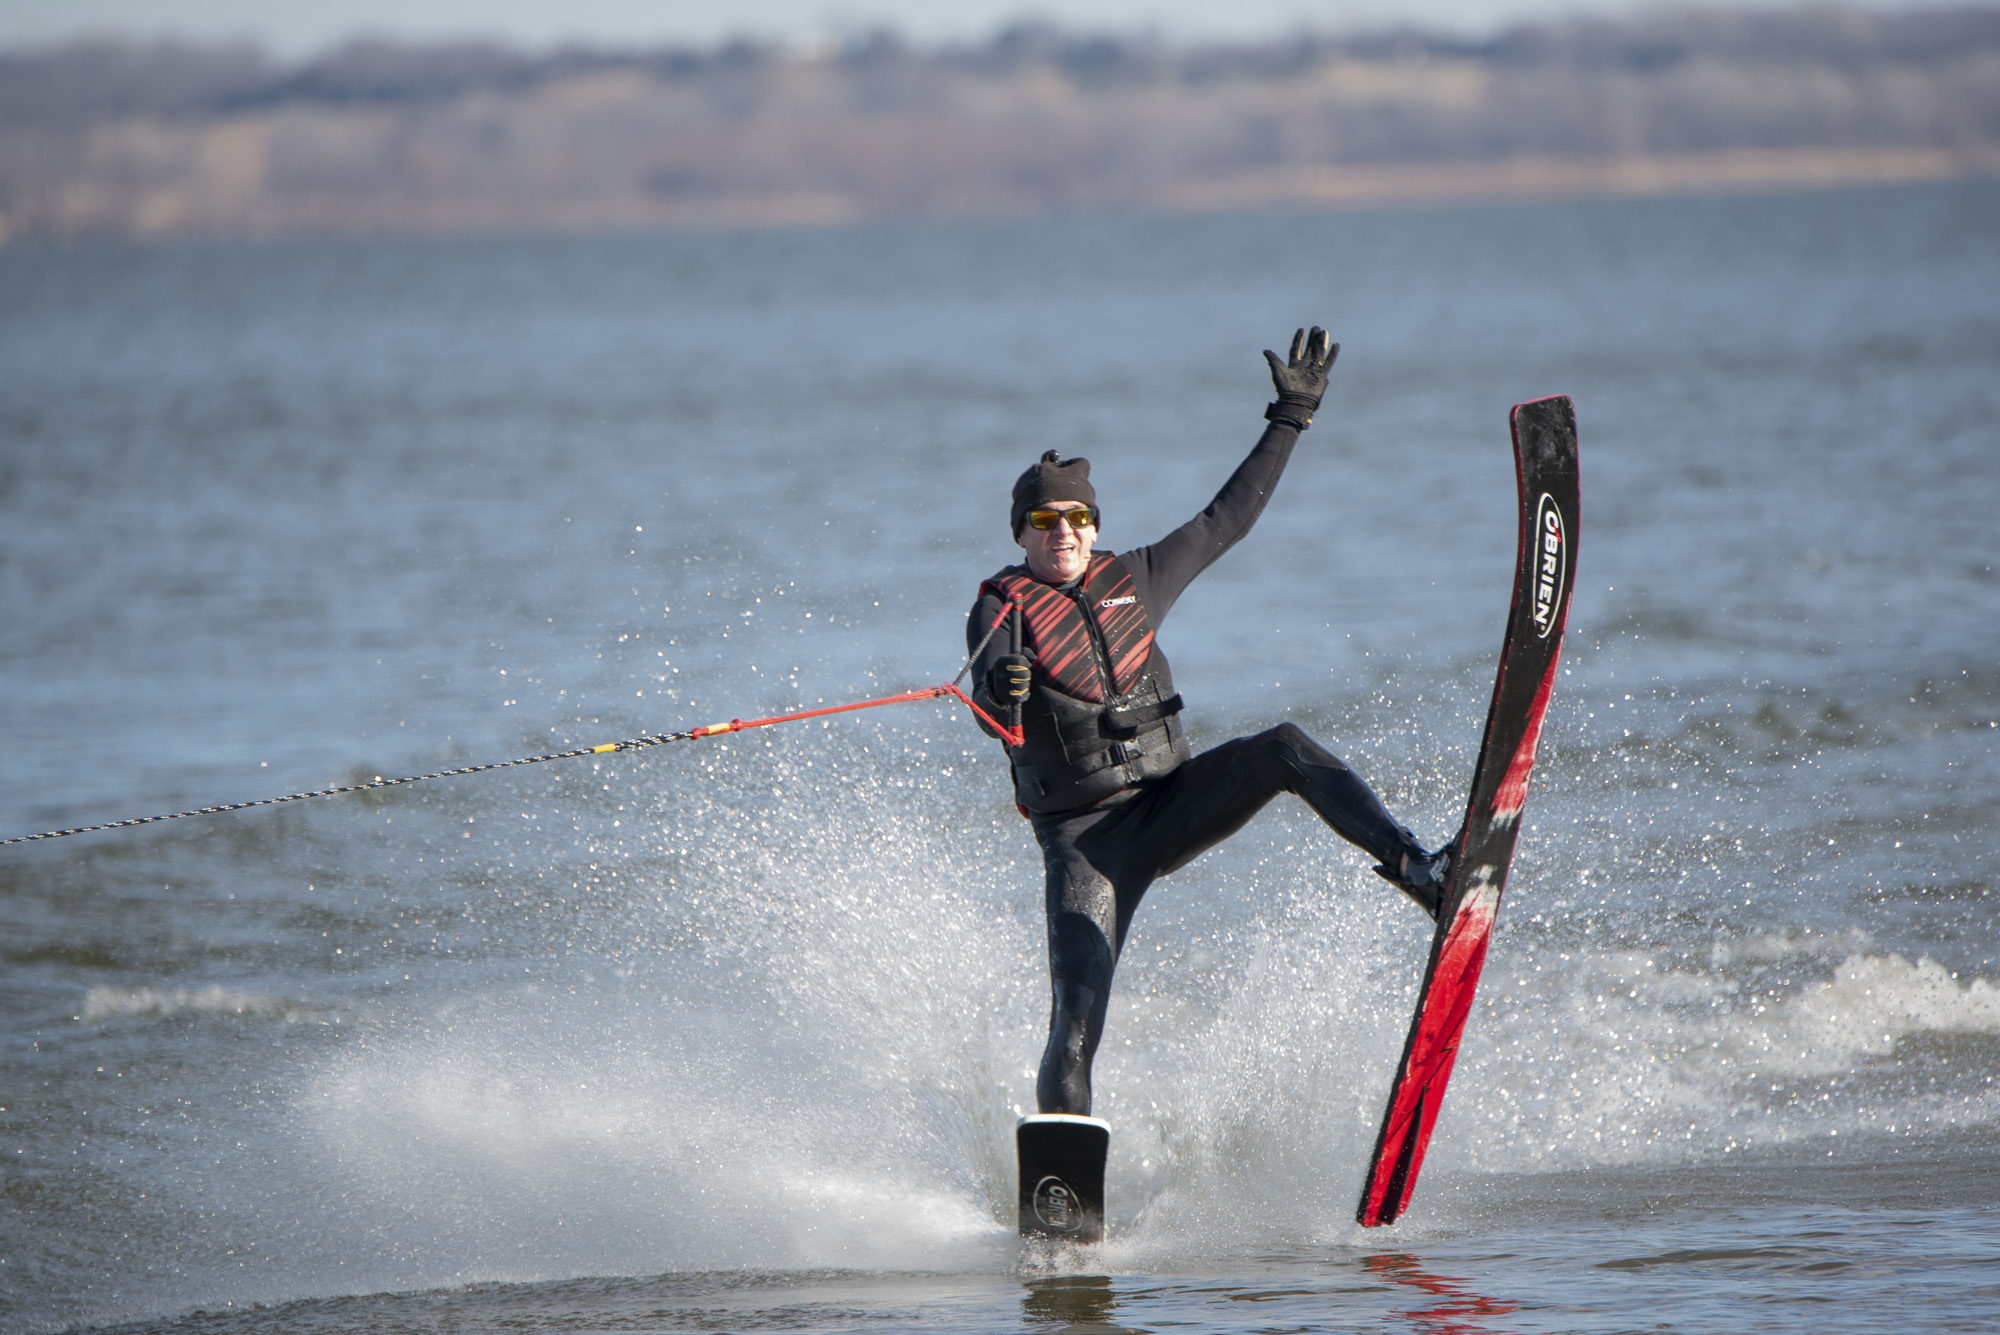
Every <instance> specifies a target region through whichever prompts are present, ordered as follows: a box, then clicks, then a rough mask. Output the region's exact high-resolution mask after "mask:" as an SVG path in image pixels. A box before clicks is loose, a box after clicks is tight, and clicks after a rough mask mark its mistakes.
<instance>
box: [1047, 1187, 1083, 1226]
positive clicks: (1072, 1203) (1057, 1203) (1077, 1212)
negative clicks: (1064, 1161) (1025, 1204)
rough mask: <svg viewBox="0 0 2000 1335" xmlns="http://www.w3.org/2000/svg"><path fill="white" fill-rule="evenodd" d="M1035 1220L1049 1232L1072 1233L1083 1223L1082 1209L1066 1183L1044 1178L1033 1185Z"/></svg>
mask: <svg viewBox="0 0 2000 1335" xmlns="http://www.w3.org/2000/svg"><path fill="white" fill-rule="evenodd" d="M1035 1218H1037V1219H1039V1220H1041V1221H1042V1225H1043V1227H1045V1228H1047V1229H1049V1230H1050V1231H1051V1232H1054V1233H1072V1232H1075V1231H1076V1229H1077V1228H1078V1227H1080V1226H1081V1225H1082V1223H1083V1209H1082V1207H1081V1206H1079V1205H1078V1203H1077V1199H1076V1193H1075V1192H1073V1191H1071V1190H1070V1189H1069V1184H1068V1183H1067V1182H1065V1181H1063V1180H1062V1179H1061V1178H1059V1177H1053V1176H1051V1177H1045V1178H1043V1179H1042V1180H1041V1181H1039V1182H1037V1183H1036V1184H1035Z"/></svg>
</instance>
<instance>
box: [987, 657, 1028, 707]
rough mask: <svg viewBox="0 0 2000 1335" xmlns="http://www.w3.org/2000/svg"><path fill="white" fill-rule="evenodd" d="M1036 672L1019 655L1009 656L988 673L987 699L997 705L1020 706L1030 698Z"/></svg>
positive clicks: (1000, 660) (988, 670)
mask: <svg viewBox="0 0 2000 1335" xmlns="http://www.w3.org/2000/svg"><path fill="white" fill-rule="evenodd" d="M1034 676H1035V671H1034V669H1033V668H1032V667H1030V666H1029V665H1028V660H1027V659H1025V658H1023V657H1021V655H1019V654H1008V655H1006V656H1005V657H1003V658H1001V659H999V660H998V661H997V662H995V663H994V664H993V666H992V667H991V668H989V669H987V672H986V697H987V699H989V700H992V701H994V702H995V703H997V704H1003V705H1018V704H1020V703H1021V702H1023V701H1024V700H1026V699H1027V698H1028V685H1029V683H1030V682H1032V681H1033V680H1034Z"/></svg>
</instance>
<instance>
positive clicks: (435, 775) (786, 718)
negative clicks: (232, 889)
mask: <svg viewBox="0 0 2000 1335" xmlns="http://www.w3.org/2000/svg"><path fill="white" fill-rule="evenodd" d="M1010 610H1011V611H1014V612H1016V614H1017V615H1016V623H1017V625H1016V631H1015V634H1016V637H1017V647H1018V636H1019V628H1018V622H1019V616H1018V612H1019V609H1018V608H1017V607H1015V606H1014V604H1012V603H1009V604H1008V605H1007V606H1006V607H1003V608H1001V609H1000V615H999V616H997V617H995V618H993V624H992V625H991V626H989V627H987V629H986V637H985V638H984V639H982V640H981V641H980V642H979V646H978V647H977V648H975V649H974V650H973V651H972V652H971V653H970V654H968V655H967V656H966V659H965V666H964V667H961V668H960V669H959V670H958V675H957V676H956V677H953V678H952V679H951V680H950V681H948V682H946V683H945V684H943V685H942V686H925V687H922V688H920V689H918V690H914V691H904V692H902V693H901V694H900V695H885V696H883V697H882V698H880V699H879V700H858V701H856V702H854V703H853V704H846V705H830V706H828V707H827V708H825V709H805V710H800V711H799V712H798V713H795V714H774V715H772V716H771V717H770V718H758V719H740V718H737V719H731V720H729V722H727V723H711V724H709V725H708V726H707V727H705V728H689V729H687V730H685V731H683V732H661V733H654V734H653V735H652V736H649V737H629V738H627V739H626V740H624V741H622V742H604V743H601V744H600V745H597V746H580V747H577V748H576V749H575V750H573V751H555V752H551V753H550V754H548V755H545V756H522V757H520V758H519V759H517V760H495V761H492V762H491V763H489V764H485V765H463V766H460V767H459V768H458V769H441V770H436V771H434V772H432V773H430V774H412V775H409V776H408V777H406V778H400V779H385V778H383V777H382V776H381V775H379V774H378V775H376V776H375V777H374V778H373V779H370V780H369V781H368V782H366V783H346V784H341V785H340V786H339V787H336V788H315V789H313V790H312V791H311V792H305V793H286V794H285V795H284V796H282V797H259V798H256V799H253V800H252V801H248V802H228V803H224V804H223V805H221V806H213V807H196V808H194V809H193V810H191V811H174V812H169V813H168V814H166V815H163V816H134V817H133V818H131V819H130V820H114V821H110V822H107V823H106V824H103V825H79V826H76V827H75V828H73V829H68V830H45V831H43V832H42V833H40V834H17V835H15V836H14V837H13V838H11V839H0V847H4V846H5V845H7V844H29V843H34V842H35V841H36V840H38V839H61V838H63V837H64V836H66V835H72V834H97V833H99V832H100V831H103V830H123V829H129V828H130V827H132V826H134V825H152V824H155V823H157V822H159V821H163V820H180V819H182V818H184V817H187V816H214V815H219V814H220V813H222V812H225V811H242V810H245V809H246V808H249V807H268V806H275V805H277V804H278V803H280V802H301V801H304V800H305V799H306V798H308V797H334V796H337V795H339V794H341V793H365V792H368V791H369V790H371V789H376V788H395V787H397V786H399V785H401V784H406V783H422V782H424V781H425V780H426V779H449V778H454V777H456V776H458V775H461V774H483V773H485V772H486V771H487V770H493V769H508V768H510V767H512V766H515V765H539V764H541V763H542V762H544V761H548V760H573V759H575V758H576V757H578V756H601V755H607V754H610V753H611V752H614V751H641V750H644V749H645V748H647V747H649V746H664V745H666V744H667V743H668V742H691V741H694V740H695V739H696V738H700V737H717V736H720V735H722V734H723V733H726V732H747V731H748V730H750V729H751V728H768V727H770V726H771V725H772V724H774V723H795V722H797V721H798V720H800V719H808V718H824V717H826V716H827V715H828V714H851V713H853V712H854V711H855V710H857V709H876V708H879V707H880V706H882V705H900V704H907V703H909V702H910V701H912V700H935V699H938V698H940V697H942V696H947V695H949V696H955V697H956V698H958V699H959V700H961V701H963V702H964V703H965V706H966V708H968V709H970V710H971V711H972V712H973V713H974V714H976V715H978V716H979V719H980V721H981V722H983V723H984V724H985V725H986V726H987V727H989V728H991V729H992V730H993V731H994V732H995V733H997V734H998V735H999V737H1000V740H1001V741H1002V742H1003V743H1005V744H1006V745H1008V746H1010V747H1012V746H1019V745H1020V744H1021V723H1020V718H1019V707H1018V706H1016V707H1014V708H1012V709H1010V710H1009V711H1008V712H1009V714H1010V718H1009V721H1008V722H1007V723H1001V722H1000V721H998V720H997V719H995V718H994V717H993V716H992V715H991V714H989V713H987V712H986V711H985V710H984V709H981V708H980V707H979V706H978V704H976V703H975V702H974V701H973V699H972V697H971V696H969V695H967V694H966V693H965V692H964V691H962V690H960V689H959V686H958V683H959V682H960V681H961V680H963V679H964V677H965V674H966V673H967V672H969V671H971V670H972V664H973V663H974V661H975V660H977V659H978V657H979V655H980V654H981V653H983V652H985V650H986V646H987V645H988V644H990V643H992V640H993V637H994V635H995V634H997V633H998V632H999V630H1000V623H1001V622H1002V621H1004V620H1005V619H1006V617H1007V614H1008V612H1009V611H1010Z"/></svg>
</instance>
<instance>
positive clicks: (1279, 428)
mask: <svg viewBox="0 0 2000 1335" xmlns="http://www.w3.org/2000/svg"><path fill="white" fill-rule="evenodd" d="M1298 443H1299V432H1298V428H1297V427H1292V426H1286V425H1284V424H1283V423H1280V422H1273V423H1271V425H1270V426H1269V427H1268V428H1267V429H1266V430H1265V432H1264V434H1263V436H1262V437H1261V438H1260V439H1259V440H1258V441H1257V444H1256V447H1255V448H1253V449H1252V450H1251V451H1250V455H1249V457H1248V458H1246V459H1245V460H1244V461H1243V462H1242V463H1240V464H1238V465H1237V466H1236V471H1235V472H1234V473H1232V474H1230V476H1229V481H1227V482H1225V483H1223V484H1222V490H1221V491H1218V492H1216V493H1215V499H1214V500H1212V501H1210V502H1209V503H1208V508H1207V509H1205V510H1203V511H1202V512H1201V513H1200V514H1198V515H1196V516H1195V517H1194V518H1193V519H1190V520H1188V522H1187V523H1185V524H1182V525H1181V526H1180V527H1179V528H1177V529H1175V530H1174V531H1173V532H1172V533H1169V534H1168V535H1167V536H1166V537H1164V538H1161V539H1160V540H1159V541H1158V542H1156V543H1153V544H1151V545H1150V546H1146V547H1135V548H1133V549H1132V550H1131V551H1129V552H1120V553H1119V559H1120V560H1122V561H1124V562H1125V568H1126V569H1127V570H1129V571H1131V572H1132V580H1133V582H1134V583H1135V584H1137V585H1138V586H1139V588H1138V592H1139V598H1140V600H1141V601H1142V602H1143V603H1144V604H1145V607H1146V611H1147V612H1148V613H1149V614H1150V615H1151V616H1152V620H1153V629H1154V630H1155V631H1157V630H1158V629H1159V628H1160V623H1161V622H1162V621H1164V620H1165V619H1166V616H1167V612H1168V611H1169V610H1170V609H1171V608H1172V607H1173V605H1174V603H1175V601H1177V600H1178V599H1179V598H1180V596H1181V592H1182V590H1184V589H1186V588H1187V586H1188V584H1189V583H1190V582H1192V581H1193V579H1194V577H1195V576H1196V575H1199V574H1200V573H1201V572H1202V571H1204V570H1206V569H1208V568H1209V567H1210V566H1211V565H1214V564H1215V561H1216V558H1217V557H1219V556H1221V555H1222V554H1223V553H1224V552H1226V551H1228V550H1229V549H1230V548H1231V547H1234V546H1235V545H1236V544H1237V542H1238V541H1239V540H1241V538H1242V537H1243V535H1244V534H1245V533H1248V532H1249V531H1250V526H1251V525H1252V524H1255V523H1256V522H1257V516H1259V515H1261V514H1263V513H1264V503H1265V502H1266V501H1268V500H1270V499H1271V492H1272V490H1273V489H1274V488H1276V487H1277V485H1278V479H1279V478H1280V477H1281V476H1283V475H1284V471H1285V465H1286V464H1287V463H1289V462H1290V461H1291V458H1292V447H1293V446H1295V445H1297V444H1298ZM981 605H982V606H984V604H983V603H982V604H981Z"/></svg>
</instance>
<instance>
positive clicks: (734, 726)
mask: <svg viewBox="0 0 2000 1335" xmlns="http://www.w3.org/2000/svg"><path fill="white" fill-rule="evenodd" d="M944 695H955V696H957V697H958V698H959V699H961V700H963V701H964V702H965V707H966V708H967V709H970V710H971V711H972V712H973V713H975V714H977V715H978V716H979V719H980V722H982V723H984V724H985V725H986V726H987V727H989V728H991V729H993V731H995V732H997V733H999V734H1000V740H1001V741H1003V742H1005V743H1006V744H1007V745H1009V746H1019V745H1020V744H1021V729H1020V727H1019V726H1018V725H1016V726H1014V727H1011V728H1010V727H1008V726H1007V725H1006V724H1004V723H1002V722H1000V720H998V719H996V718H994V717H993V716H992V715H991V714H989V713H987V712H986V711H985V710H983V709H981V708H980V707H979V706H978V705H977V704H975V703H973V700H972V697H971V696H969V695H967V694H966V693H965V692H964V691H961V690H960V689H958V683H957V682H951V681H948V682H946V683H944V685H942V686H925V687H923V688H921V689H919V690H914V691H904V692H903V693H902V694H901V695H885V696H883V697H882V698H881V699H879V700H857V701H855V702H854V703H853V704H851V705H829V706H827V707H826V708H825V709H802V710H800V711H799V712H798V713H796V714H773V715H772V716H771V717H770V718H752V719H741V718H733V719H731V720H729V722H727V723H711V724H709V725H708V726H707V727H706V728H693V729H690V730H689V731H688V733H687V736H689V737H691V738H692V737H713V736H715V735H716V734H717V733H724V732H746V731H748V730H749V729H751V728H768V727H770V726H771V725H772V724H773V723H795V722H797V721H798V720H799V719H802V718H824V717H826V716H827V715H828V714H850V713H852V712H854V711H855V710H857V709H874V708H876V707H877V706H879V705H901V704H908V703H909V702H910V701H912V700H935V699H937V698H938V697H939V696H944Z"/></svg>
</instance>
